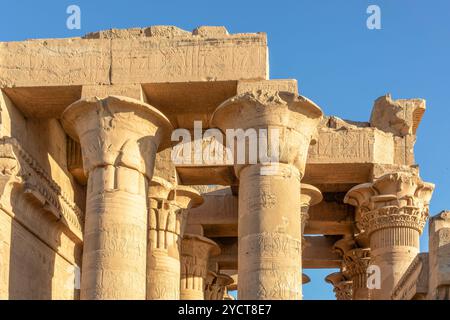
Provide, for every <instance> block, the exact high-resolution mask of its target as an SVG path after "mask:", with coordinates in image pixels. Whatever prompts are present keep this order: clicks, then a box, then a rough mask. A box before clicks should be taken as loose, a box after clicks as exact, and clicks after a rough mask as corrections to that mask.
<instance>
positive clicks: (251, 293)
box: [238, 164, 302, 300]
mask: <svg viewBox="0 0 450 320" xmlns="http://www.w3.org/2000/svg"><path fill="white" fill-rule="evenodd" d="M262 168H263V167H262V166H261V165H252V166H248V167H245V168H244V169H242V171H241V173H240V187H239V192H240V196H239V222H238V234H239V249H238V251H239V256H238V265H239V271H238V277H239V283H238V295H239V299H243V300H248V299H261V300H262V299H268V300H271V299H289V300H294V299H300V298H301V294H302V293H301V281H302V267H301V264H302V262H301V247H302V235H301V219H300V212H301V208H300V193H299V190H300V176H299V172H298V170H297V168H295V167H294V166H291V165H286V164H279V170H278V172H277V173H275V172H274V173H273V175H267V176H264V175H261V174H260V171H261V169H262Z"/></svg>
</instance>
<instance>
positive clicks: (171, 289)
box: [147, 177, 203, 300]
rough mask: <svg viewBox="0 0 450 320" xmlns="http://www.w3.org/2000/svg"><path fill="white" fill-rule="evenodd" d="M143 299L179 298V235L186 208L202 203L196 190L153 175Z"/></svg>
mask: <svg viewBox="0 0 450 320" xmlns="http://www.w3.org/2000/svg"><path fill="white" fill-rule="evenodd" d="M149 203H150V208H149V216H148V223H149V224H148V245H147V299H148V300H155V299H164V300H176V299H179V297H180V281H181V276H180V251H181V237H182V235H183V233H184V227H185V224H186V220H187V213H188V211H187V210H188V209H190V208H193V207H197V206H199V205H200V204H202V203H203V198H202V197H201V196H200V194H199V193H198V191H197V190H195V189H193V188H190V187H187V186H174V185H173V184H171V183H169V182H168V181H166V180H164V179H162V178H160V177H153V179H152V181H151V183H150V187H149Z"/></svg>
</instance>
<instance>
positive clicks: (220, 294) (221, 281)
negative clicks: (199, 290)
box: [205, 271, 233, 300]
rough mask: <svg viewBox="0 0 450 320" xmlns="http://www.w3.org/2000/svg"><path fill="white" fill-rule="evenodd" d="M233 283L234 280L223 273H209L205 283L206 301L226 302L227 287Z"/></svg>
mask: <svg viewBox="0 0 450 320" xmlns="http://www.w3.org/2000/svg"><path fill="white" fill-rule="evenodd" d="M232 283H233V278H231V277H230V276H229V275H226V274H223V273H215V272H213V271H208V276H207V277H206V283H205V300H224V295H225V293H226V287H227V286H228V285H230V284H232Z"/></svg>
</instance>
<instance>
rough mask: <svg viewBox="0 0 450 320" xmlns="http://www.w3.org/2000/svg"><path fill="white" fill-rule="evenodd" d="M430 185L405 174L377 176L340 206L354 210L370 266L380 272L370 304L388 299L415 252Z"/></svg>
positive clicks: (354, 188)
mask: <svg viewBox="0 0 450 320" xmlns="http://www.w3.org/2000/svg"><path fill="white" fill-rule="evenodd" d="M433 189H434V185H433V184H430V183H425V182H423V181H422V180H420V178H419V177H418V176H416V175H413V174H412V173H406V172H397V173H390V174H385V175H383V176H381V177H380V178H378V179H376V180H375V181H374V182H373V183H365V184H362V185H358V186H356V187H353V188H352V189H350V190H349V192H348V193H347V195H346V197H345V199H344V202H346V203H349V204H351V205H354V206H357V207H358V209H359V211H360V215H361V221H360V224H361V229H363V230H364V232H366V233H367V235H368V237H369V241H370V250H371V251H370V257H371V261H370V265H371V266H372V265H373V266H375V267H378V268H379V270H380V279H381V287H380V288H373V289H371V290H370V299H371V300H388V299H391V295H392V292H393V289H394V288H395V286H396V285H397V283H398V281H399V280H400V278H401V277H402V275H403V274H404V272H405V271H406V269H407V268H408V266H409V265H410V263H411V262H412V261H413V260H414V258H415V257H416V255H417V254H418V252H419V236H420V233H421V232H422V230H423V227H424V225H425V223H426V220H427V218H428V204H429V201H430V199H431V195H432V193H433Z"/></svg>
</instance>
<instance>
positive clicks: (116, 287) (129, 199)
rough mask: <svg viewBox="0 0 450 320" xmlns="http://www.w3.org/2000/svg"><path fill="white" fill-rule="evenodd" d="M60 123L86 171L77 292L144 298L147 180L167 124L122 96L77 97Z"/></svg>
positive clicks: (83, 296) (146, 107)
mask: <svg viewBox="0 0 450 320" xmlns="http://www.w3.org/2000/svg"><path fill="white" fill-rule="evenodd" d="M62 124H63V126H64V128H65V130H66V132H67V133H68V134H69V135H70V136H71V137H72V138H73V139H74V140H76V141H79V143H80V145H81V149H82V155H83V167H84V171H85V172H86V175H87V176H88V185H87V196H86V198H87V199H86V221H85V228H84V246H83V269H82V278H81V299H145V295H146V280H145V277H146V251H147V250H146V243H147V192H148V181H149V180H151V178H152V175H153V168H154V159H155V156H156V153H157V151H158V149H159V148H161V142H162V141H168V137H169V135H170V130H171V125H170V123H169V121H168V120H167V118H166V117H165V116H164V115H163V114H162V113H160V112H159V111H158V110H156V109H155V108H153V107H151V106H149V105H147V104H145V103H142V102H140V101H138V100H134V99H130V98H125V97H119V96H109V97H107V98H105V99H98V98H92V99H83V100H79V101H77V102H75V103H73V104H72V105H70V106H69V107H68V108H67V109H66V110H65V111H64V113H63V115H62Z"/></svg>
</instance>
